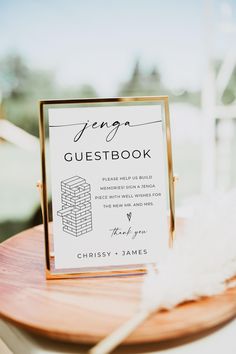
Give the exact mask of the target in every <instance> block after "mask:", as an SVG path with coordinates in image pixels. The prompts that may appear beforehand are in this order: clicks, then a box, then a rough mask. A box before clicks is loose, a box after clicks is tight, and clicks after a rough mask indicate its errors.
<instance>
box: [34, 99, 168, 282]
mask: <svg viewBox="0 0 236 354" xmlns="http://www.w3.org/2000/svg"><path fill="white" fill-rule="evenodd" d="M155 103H159V104H161V105H162V107H163V114H164V118H165V119H164V128H165V129H164V131H165V142H166V144H165V145H166V156H167V159H166V163H167V174H168V199H169V214H170V215H169V246H170V247H172V245H173V240H174V232H175V195H174V193H175V190H174V182H175V177H174V175H173V160H172V144H171V131H170V114H169V101H168V96H150V97H149V96H142V97H141V96H140V97H115V98H88V99H87V98H86V99H63V100H61V99H58V100H54V99H53V100H41V101H39V133H40V153H41V172H42V181H41V182H39V183H38V187H39V188H40V197H41V209H42V216H43V224H44V241H45V266H46V267H45V268H46V269H45V270H46V278H47V279H58V278H72V277H88V276H91V277H94V276H111V275H121V274H137V273H143V272H145V271H146V267H145V266H144V265H142V266H140V267H137V266H136V267H133V266H132V267H129V266H127V267H124V266H123V267H114V269H111V268H112V267H109V269H106V268H104V267H101V268H99V269H92V270H90V269H88V270H87V271H86V270H85V271H80V270H79V269H78V271H77V270H74V269H73V270H72V271H71V272H68V271H62V270H56V269H55V267H54V252H53V235H52V234H51V233H50V230H49V205H48V202H49V201H48V181H47V169H46V131H45V129H46V126H45V116H46V110H47V109H48V108H49V107H54V106H57V107H58V106H61V107H63V106H67V105H81V106H83V105H87V106H88V105H89V106H95V105H117V104H122V105H130V104H134V105H135V104H155Z"/></svg>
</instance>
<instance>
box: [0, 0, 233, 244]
mask: <svg viewBox="0 0 236 354" xmlns="http://www.w3.org/2000/svg"><path fill="white" fill-rule="evenodd" d="M132 95H169V97H170V109H171V126H172V138H173V154H174V170H175V171H176V173H177V174H178V175H179V177H180V180H179V182H178V186H177V206H178V207H181V206H182V205H184V204H185V203H186V201H187V200H190V199H191V198H192V197H193V196H196V195H199V194H202V195H204V194H205V195H206V194H210V193H214V192H215V191H216V190H221V191H227V190H230V189H231V188H233V187H234V186H235V185H236V164H235V155H236V0H229V1H221V0H205V1H204V0H179V1H176V0H166V1H159V0H116V1H114V0H98V1H96V0H87V1H82V0H68V1H65V0H51V1H46V0H41V1H36V0H28V1H27V0H21V1H17V0H15V1H14V0H0V240H4V239H6V238H7V237H9V236H11V235H13V234H15V233H17V232H19V231H21V230H23V229H24V228H27V227H29V226H32V225H33V224H34V223H39V222H40V211H39V196H38V192H37V190H36V182H37V181H38V180H39V179H40V178H41V177H40V156H39V142H38V103H37V102H38V100H39V99H43V98H44V99H46V98H81V97H95V96H99V97H100V96H103V97H110V96H132ZM29 134H30V135H29Z"/></svg>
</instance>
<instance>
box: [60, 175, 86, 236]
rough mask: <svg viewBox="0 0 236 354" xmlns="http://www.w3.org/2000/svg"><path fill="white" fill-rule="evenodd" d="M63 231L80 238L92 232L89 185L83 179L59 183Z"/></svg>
mask: <svg viewBox="0 0 236 354" xmlns="http://www.w3.org/2000/svg"><path fill="white" fill-rule="evenodd" d="M61 201H62V209H61V210H59V211H58V212H57V215H58V216H61V217H62V224H63V231H65V232H67V233H69V234H71V235H73V236H76V237H77V236H80V235H82V234H86V233H87V232H89V231H92V211H91V209H92V208H91V194H90V184H88V183H87V182H86V181H85V179H84V178H82V177H79V176H74V177H71V178H68V179H66V180H64V181H62V182H61Z"/></svg>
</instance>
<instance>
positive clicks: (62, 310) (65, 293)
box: [0, 226, 236, 344]
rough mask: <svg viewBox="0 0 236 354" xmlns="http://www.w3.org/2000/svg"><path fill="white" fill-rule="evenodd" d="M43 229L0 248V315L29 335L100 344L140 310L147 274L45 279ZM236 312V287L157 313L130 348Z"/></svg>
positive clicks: (191, 331)
mask: <svg viewBox="0 0 236 354" xmlns="http://www.w3.org/2000/svg"><path fill="white" fill-rule="evenodd" d="M43 252H44V245H43V228H42V226H38V227H34V228H32V229H29V230H26V231H24V232H22V233H20V234H18V235H16V236H14V237H12V238H10V239H8V240H7V241H5V242H3V243H2V244H1V245H0V316H1V317H2V318H3V319H6V320H8V321H10V322H12V323H13V324H14V325H17V326H19V327H22V328H24V329H27V330H28V331H30V332H34V333H38V334H41V335H43V336H46V337H49V338H54V339H58V340H61V341H68V342H75V343H87V344H88V343H90V344H91V343H96V342H97V341H99V340H100V339H102V338H103V337H105V336H107V335H108V334H109V333H110V332H111V331H113V330H114V329H115V328H117V327H118V326H120V325H121V324H122V323H123V322H124V321H126V320H127V319H129V318H130V317H131V316H132V315H133V314H134V313H135V312H136V310H137V308H138V304H139V297H140V288H141V285H142V281H143V276H141V275H140V276H132V277H130V276H129V277H110V278H107V277H106V278H86V279H64V280H62V279H61V280H46V279H45V270H44V253H43ZM235 314H236V289H231V290H228V291H227V292H226V293H225V294H222V295H219V296H215V297H212V298H208V299H203V300H201V301H198V302H189V303H185V304H183V305H181V306H178V307H177V308H176V309H174V310H172V311H169V312H167V311H162V312H158V313H156V314H154V315H153V316H152V317H150V318H149V319H147V320H146V321H145V322H144V323H143V324H142V325H141V326H140V327H139V328H137V329H136V330H135V331H134V332H133V333H132V334H131V335H130V336H129V337H128V338H127V339H126V341H125V344H137V343H150V342H160V341H167V340H173V339H178V338H186V337H187V336H190V335H196V334H199V333H202V332H203V331H207V330H209V329H212V328H215V327H217V326H218V325H219V324H222V323H224V322H226V321H228V320H230V319H231V318H233V317H234V316H235Z"/></svg>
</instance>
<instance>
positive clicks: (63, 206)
mask: <svg viewBox="0 0 236 354" xmlns="http://www.w3.org/2000/svg"><path fill="white" fill-rule="evenodd" d="M47 117H48V120H47V122H48V123H47V124H48V128H49V147H48V150H49V155H50V167H49V168H50V176H51V177H50V183H51V190H52V209H53V246H54V255H55V269H63V270H64V271H67V270H68V271H70V272H71V270H73V269H75V270H77V271H78V270H79V272H83V271H87V270H89V269H98V268H99V269H100V268H102V267H113V268H114V267H117V266H121V267H122V266H130V265H141V264H148V263H156V262H158V260H160V259H161V257H163V256H165V254H166V251H167V249H168V240H169V227H168V218H167V206H168V177H167V175H168V171H167V169H166V161H167V148H166V140H165V139H166V135H165V128H166V127H165V122H164V115H163V110H162V105H161V104H160V103H158V102H157V103H156V104H153V102H150V104H147V103H146V104H141V105H140V104H138V105H137V104H135V103H134V104H129V105H122V104H116V105H88V104H87V105H70V104H68V105H66V104H65V105H58V106H57V105H56V106H55V105H54V106H53V105H49V106H48V108H47Z"/></svg>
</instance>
